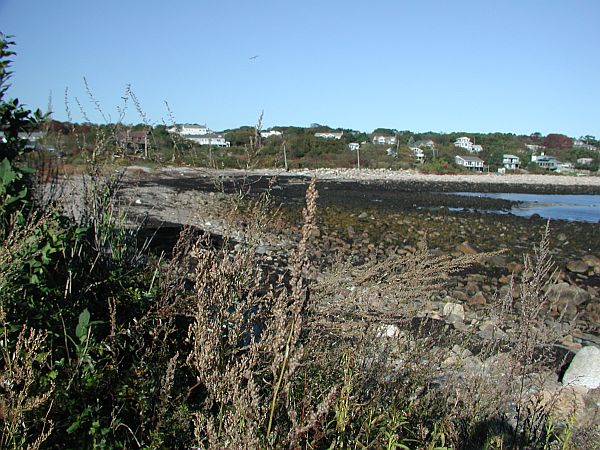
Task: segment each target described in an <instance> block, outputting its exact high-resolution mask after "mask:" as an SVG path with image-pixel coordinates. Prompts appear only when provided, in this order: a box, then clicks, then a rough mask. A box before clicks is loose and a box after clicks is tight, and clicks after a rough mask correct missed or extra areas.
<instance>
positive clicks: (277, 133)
mask: <svg viewBox="0 0 600 450" xmlns="http://www.w3.org/2000/svg"><path fill="white" fill-rule="evenodd" d="M282 135H283V133H282V132H281V131H277V130H269V131H261V132H260V137H262V138H265V139H268V138H270V137H273V136H278V137H279V136H282Z"/></svg>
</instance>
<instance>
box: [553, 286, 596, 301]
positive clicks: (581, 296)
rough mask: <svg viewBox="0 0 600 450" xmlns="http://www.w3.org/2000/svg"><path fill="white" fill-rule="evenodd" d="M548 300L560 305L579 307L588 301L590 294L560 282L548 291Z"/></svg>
mask: <svg viewBox="0 0 600 450" xmlns="http://www.w3.org/2000/svg"><path fill="white" fill-rule="evenodd" d="M548 299H549V300H550V302H556V303H559V304H562V305H565V304H567V303H569V304H572V305H575V306H579V305H581V304H583V303H585V302H587V301H589V300H590V294H589V293H588V292H587V291H586V290H585V289H581V288H580V287H578V286H575V285H572V284H569V283H565V282H560V283H556V284H554V285H552V286H550V288H549V289H548Z"/></svg>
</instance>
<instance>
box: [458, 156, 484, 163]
mask: <svg viewBox="0 0 600 450" xmlns="http://www.w3.org/2000/svg"><path fill="white" fill-rule="evenodd" d="M456 157H457V158H460V159H462V160H463V161H473V162H478V161H480V162H483V159H481V158H478V157H477V156H461V155H456Z"/></svg>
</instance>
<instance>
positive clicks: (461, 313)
mask: <svg viewBox="0 0 600 450" xmlns="http://www.w3.org/2000/svg"><path fill="white" fill-rule="evenodd" d="M443 314H444V316H446V321H447V322H448V323H454V322H459V321H463V320H465V308H464V307H463V305H461V304H459V303H446V304H445V305H444V311H443Z"/></svg>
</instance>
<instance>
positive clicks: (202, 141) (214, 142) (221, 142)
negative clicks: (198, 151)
mask: <svg viewBox="0 0 600 450" xmlns="http://www.w3.org/2000/svg"><path fill="white" fill-rule="evenodd" d="M185 138H186V139H187V140H189V141H192V142H195V143H196V144H199V145H210V146H213V147H229V146H230V145H231V143H230V142H229V141H226V140H225V138H224V137H223V135H221V134H217V133H208V134H199V135H187V136H185Z"/></svg>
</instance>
